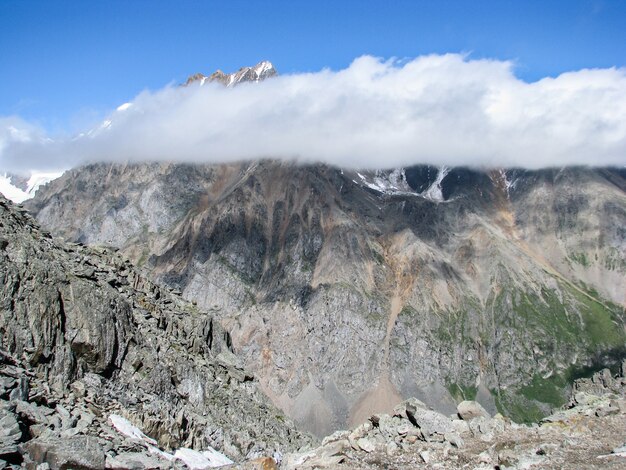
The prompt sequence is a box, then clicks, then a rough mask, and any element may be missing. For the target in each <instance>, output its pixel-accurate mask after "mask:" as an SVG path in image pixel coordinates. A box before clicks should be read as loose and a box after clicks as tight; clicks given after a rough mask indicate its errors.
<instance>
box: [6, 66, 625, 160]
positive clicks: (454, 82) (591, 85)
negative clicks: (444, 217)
mask: <svg viewBox="0 0 626 470" xmlns="http://www.w3.org/2000/svg"><path fill="white" fill-rule="evenodd" d="M15 121H16V120H15V119H13V120H12V122H11V125H12V126H13V127H15V128H16V129H20V130H19V132H21V133H22V135H21V138H20V139H17V138H15V136H14V135H11V133H10V132H8V131H7V130H6V128H7V127H8V125H7V124H8V122H9V121H8V120H7V119H5V120H4V121H2V120H0V126H2V124H5V125H4V126H2V127H3V128H4V129H3V130H0V168H4V169H6V170H15V169H33V168H37V169H55V168H67V167H70V166H74V165H77V164H79V163H84V162H90V161H145V160H167V161H187V162H225V161H232V160H242V159H254V158H263V157H271V158H284V159H298V160H300V161H307V162H309V161H310V162H313V161H322V162H326V163H330V164H333V165H338V166H344V167H359V168H390V167H397V166H406V165H411V164H418V163H429V164H436V165H440V164H445V165H448V166H455V165H470V166H487V167H489V166H504V167H509V166H520V167H528V168H538V167H545V166H562V165H569V164H582V165H624V164H625V163H626V70H624V69H615V68H613V69H599V70H586V69H585V70H579V71H575V72H568V73H564V74H562V75H560V76H558V77H556V78H544V79H542V80H539V81H537V82H534V83H526V82H524V81H522V80H520V79H518V78H516V77H515V75H514V73H513V67H512V64H511V63H509V62H502V61H497V60H469V59H467V58H466V57H464V56H462V55H458V54H447V55H429V56H422V57H418V58H416V59H414V60H411V61H408V62H402V63H401V62H397V61H383V60H380V59H377V58H374V57H369V56H364V57H361V58H359V59H356V60H355V61H354V62H353V63H352V64H351V65H350V66H349V67H348V68H346V69H344V70H340V71H330V70H322V71H320V72H317V73H307V74H294V75H286V76H279V77H276V78H272V79H269V80H266V81H265V82H261V83H251V84H242V85H239V86H237V87H234V88H224V87H222V86H220V85H217V84H209V85H205V86H203V87H199V86H192V87H176V86H168V87H166V88H164V89H162V90H160V91H157V92H154V93H150V92H144V93H141V94H140V95H138V96H137V97H136V98H135V99H134V100H133V102H132V106H129V105H122V106H121V107H120V108H118V110H116V111H115V112H114V113H113V114H112V115H111V116H110V117H109V118H108V119H107V122H108V121H110V124H108V125H106V126H104V125H103V126H101V127H100V128H98V129H94V130H86V131H85V132H84V135H81V136H79V137H77V138H74V139H61V140H59V139H56V140H55V141H54V142H50V141H46V139H45V138H44V135H43V133H42V132H41V131H39V130H37V129H34V128H32V127H29V126H28V125H27V124H26V123H24V122H21V123H19V124H21V126H19V125H17V124H16V122H15ZM25 135H26V136H27V138H25V137H24V136H25Z"/></svg>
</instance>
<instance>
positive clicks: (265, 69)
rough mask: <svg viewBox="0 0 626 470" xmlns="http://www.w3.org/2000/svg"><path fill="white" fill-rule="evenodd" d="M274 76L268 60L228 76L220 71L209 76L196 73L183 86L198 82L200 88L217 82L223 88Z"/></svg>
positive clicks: (273, 69)
mask: <svg viewBox="0 0 626 470" xmlns="http://www.w3.org/2000/svg"><path fill="white" fill-rule="evenodd" d="M275 75H278V72H276V69H275V68H274V65H273V64H272V63H271V62H270V61H268V60H263V61H261V62H259V63H258V64H256V65H255V66H253V67H241V68H240V69H239V70H238V71H237V72H233V73H229V74H227V73H224V72H222V71H221V70H217V71H215V72H213V73H212V74H211V75H209V76H206V75H204V74H202V73H196V74H194V75H191V76H189V78H187V81H186V82H185V85H191V84H193V83H196V82H199V83H200V86H202V85H204V84H205V83H206V82H219V83H221V84H223V85H225V86H235V85H238V84H239V83H243V82H260V81H262V80H265V79H266V78H270V77H273V76H275Z"/></svg>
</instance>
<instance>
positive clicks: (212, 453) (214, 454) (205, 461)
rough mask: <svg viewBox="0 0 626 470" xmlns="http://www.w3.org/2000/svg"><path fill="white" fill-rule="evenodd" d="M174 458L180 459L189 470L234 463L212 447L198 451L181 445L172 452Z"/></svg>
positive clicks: (200, 469)
mask: <svg viewBox="0 0 626 470" xmlns="http://www.w3.org/2000/svg"><path fill="white" fill-rule="evenodd" d="M174 458H175V459H179V460H182V461H183V462H184V463H185V465H187V466H188V467H189V468H190V469H191V470H202V469H205V468H214V467H221V466H222V465H229V464H231V463H234V462H233V461H232V460H230V459H229V458H228V457H226V456H225V455H224V454H221V453H219V452H218V451H216V450H214V449H211V450H209V451H204V452H198V451H197V450H193V449H187V448H185V447H181V448H180V449H178V450H177V451H176V452H175V453H174Z"/></svg>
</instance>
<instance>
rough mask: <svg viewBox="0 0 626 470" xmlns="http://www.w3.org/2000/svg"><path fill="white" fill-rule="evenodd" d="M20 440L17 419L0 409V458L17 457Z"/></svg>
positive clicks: (20, 434) (20, 432)
mask: <svg viewBox="0 0 626 470" xmlns="http://www.w3.org/2000/svg"><path fill="white" fill-rule="evenodd" d="M21 438H22V430H21V429H20V425H19V423H18V420H17V417H16V416H15V415H14V414H13V413H12V412H10V411H9V410H7V409H4V408H0V458H4V459H7V458H11V457H15V456H17V455H19V453H18V447H17V444H18V442H20V440H21Z"/></svg>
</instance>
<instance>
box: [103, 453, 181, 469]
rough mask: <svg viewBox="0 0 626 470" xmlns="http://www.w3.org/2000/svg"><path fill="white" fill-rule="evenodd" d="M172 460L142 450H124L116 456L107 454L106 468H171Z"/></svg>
mask: <svg viewBox="0 0 626 470" xmlns="http://www.w3.org/2000/svg"><path fill="white" fill-rule="evenodd" d="M171 465H172V464H171V462H169V461H168V460H165V459H159V458H158V457H157V456H155V455H147V454H145V453H140V452H123V453H121V454H118V455H116V456H115V457H111V456H107V458H106V464H105V467H106V468H111V469H117V470H144V469H166V468H171Z"/></svg>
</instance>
